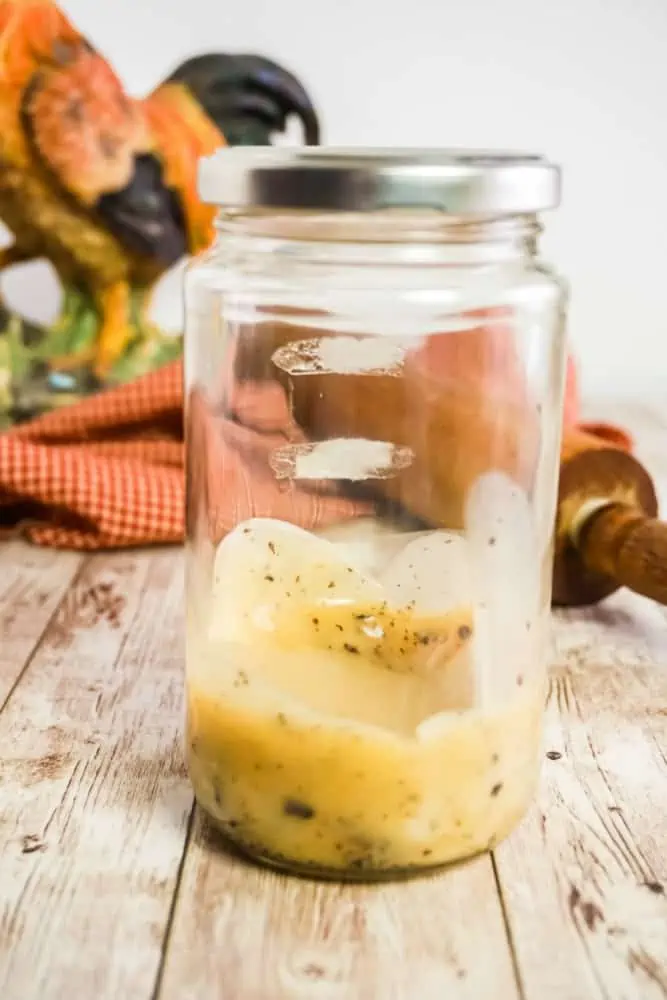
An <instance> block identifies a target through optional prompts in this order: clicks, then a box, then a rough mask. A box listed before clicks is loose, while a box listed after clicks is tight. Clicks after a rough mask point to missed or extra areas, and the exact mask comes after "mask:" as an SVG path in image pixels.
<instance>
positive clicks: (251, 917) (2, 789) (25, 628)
mask: <svg viewBox="0 0 667 1000" xmlns="http://www.w3.org/2000/svg"><path fill="white" fill-rule="evenodd" d="M591 416H595V417H598V418H599V419H612V420H616V421H619V422H621V423H627V424H628V425H629V427H630V429H631V430H632V431H633V432H634V433H635V434H636V436H637V441H638V445H639V449H638V451H639V456H640V459H641V460H642V461H644V462H645V463H646V465H647V467H648V468H649V470H650V471H651V473H652V474H653V475H654V476H655V477H656V487H657V490H658V495H659V497H660V498H661V501H662V503H663V505H664V504H667V453H666V452H665V441H666V440H667V438H666V436H665V435H666V434H667V407H666V408H665V409H664V413H663V412H662V411H660V413H658V414H656V413H655V412H654V411H653V410H652V409H651V408H649V407H648V406H647V405H646V404H645V403H643V402H639V401H636V400H634V401H632V400H630V401H627V402H626V404H624V406H623V407H610V409H609V411H608V412H605V411H604V407H602V406H600V405H597V406H596V408H595V411H594V412H592V413H591ZM182 608H183V592H182V579H181V554H180V553H179V552H176V551H174V550H170V551H166V552H159V551H158V552H141V553H124V554H117V555H96V556H85V557H81V556H78V555H74V554H69V553H54V552H48V551H43V550H39V549H34V548H29V547H27V546H25V545H23V544H22V543H19V542H16V543H15V542H12V543H5V544H4V545H3V546H0V629H1V631H0V639H1V641H0V746H1V747H2V752H1V756H0V997H1V998H2V1000H33V998H37V997H39V998H40V1000H79V997H81V998H82V1000H88V998H91V1000H92V998H95V1000H98V998H99V1000H111V998H114V1000H121V998H122V1000H127V998H132V1000H209V998H210V1000H376V998H378V1000H379V998H381V1000H413V998H415V1000H442V998H444V997H446V998H448V1000H487V998H488V1000H603V998H604V1000H659V998H665V997H667V894H666V891H667V821H666V820H665V815H666V809H665V803H667V612H666V611H665V609H662V608H659V607H658V606H656V605H653V604H652V603H651V602H649V601H647V600H645V599H643V598H640V597H638V596H637V595H633V594H630V593H628V592H626V591H621V592H619V593H617V594H615V595H614V596H613V597H612V598H610V599H609V600H607V601H605V602H604V603H603V604H601V605H599V606H597V607H595V608H590V609H586V610H579V609H578V610H576V611H575V610H572V611H568V612H562V613H559V614H558V615H556V616H555V626H556V627H555V635H554V647H553V650H554V651H553V669H552V683H551V695H550V699H549V704H548V710H547V720H546V733H545V751H546V754H547V755H546V756H545V760H544V768H543V780H542V784H541V789H540V793H539V796H538V799H537V801H536V803H535V806H534V808H533V809H532V810H531V811H530V814H529V816H528V817H527V818H526V820H525V821H524V823H523V824H522V825H521V826H520V828H519V829H518V830H517V831H516V832H515V834H514V835H513V836H512V837H510V838H509V839H508V840H507V841H506V842H505V843H504V844H502V845H501V846H500V847H499V848H498V849H497V850H496V852H495V856H494V857H493V858H490V857H482V858H479V859H477V860H476V861H474V862H471V863H469V864H467V865H463V866H459V867H456V868H452V869H450V870H448V871H446V872H443V873H441V874H439V875H436V876H431V877H427V878H423V879H419V880H415V881H412V882H407V883H402V884H401V883H399V884H393V885H392V884H390V885H383V886H377V887H372V886H338V885H335V884H325V883H317V882H311V881H306V880H299V879H296V878H288V877H283V876H280V875H277V874H274V873H271V872H269V871H266V870H264V869H260V868H258V867H254V866H251V865H250V864H247V863H245V862H244V861H242V860H240V859H238V858H236V857H234V856H232V855H230V854H227V853H225V852H224V851H223V850H222V849H221V847H220V844H219V842H218V841H217V840H216V839H215V838H214V836H213V835H212V834H211V833H210V831H209V830H208V827H207V825H206V823H205V822H204V820H203V819H202V818H201V816H199V815H196V816H195V819H194V823H193V824H192V826H190V823H189V819H190V817H191V815H192V812H191V803H192V797H191V792H190V788H189V783H188V781H187V778H186V776H185V773H184V770H183V764H182V757H181V731H182V652H181V635H182ZM3 705H4V708H2V706H3ZM190 829H191V831H192V832H191V836H189V834H188V831H189V830H190ZM499 889H500V893H499ZM510 934H511V938H510V937H509V935H510Z"/></svg>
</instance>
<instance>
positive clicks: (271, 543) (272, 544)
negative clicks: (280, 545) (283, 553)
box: [269, 542, 276, 556]
mask: <svg viewBox="0 0 667 1000" xmlns="http://www.w3.org/2000/svg"><path fill="white" fill-rule="evenodd" d="M269 549H270V550H271V552H272V553H273V554H274V556H275V554H276V547H275V545H274V543H273V542H269Z"/></svg>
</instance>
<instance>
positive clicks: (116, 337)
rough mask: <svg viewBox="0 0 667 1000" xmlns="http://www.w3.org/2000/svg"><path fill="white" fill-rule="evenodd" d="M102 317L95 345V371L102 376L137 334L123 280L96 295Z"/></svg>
mask: <svg viewBox="0 0 667 1000" xmlns="http://www.w3.org/2000/svg"><path fill="white" fill-rule="evenodd" d="M95 298H96V302H97V307H98V309H99V311H100V313H101V316H102V327H101V329H100V332H99V334H98V338H97V344H96V345H95V356H94V366H93V367H94V371H95V374H96V375H97V376H98V378H104V376H105V375H108V373H109V371H110V369H111V368H113V366H114V364H115V363H116V361H118V360H119V358H121V357H122V355H123V353H124V352H125V349H126V348H127V346H128V344H129V343H130V341H131V340H133V339H134V338H135V336H136V330H135V328H134V326H133V323H132V312H131V296H130V286H129V285H128V284H127V282H125V281H119V282H117V284H115V285H111V286H110V287H108V288H104V289H102V290H101V291H100V292H99V293H97V295H96V296H95Z"/></svg>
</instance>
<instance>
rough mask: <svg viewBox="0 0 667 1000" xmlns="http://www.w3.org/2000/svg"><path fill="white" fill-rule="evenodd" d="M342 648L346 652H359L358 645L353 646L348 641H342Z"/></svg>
mask: <svg viewBox="0 0 667 1000" xmlns="http://www.w3.org/2000/svg"><path fill="white" fill-rule="evenodd" d="M343 649H344V650H345V652H346V653H356V654H358V653H359V647H358V646H353V645H352V643H350V642H345V643H343Z"/></svg>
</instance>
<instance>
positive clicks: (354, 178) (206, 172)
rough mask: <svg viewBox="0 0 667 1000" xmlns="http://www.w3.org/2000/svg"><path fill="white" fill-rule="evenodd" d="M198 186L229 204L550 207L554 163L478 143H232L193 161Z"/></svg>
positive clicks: (457, 210) (556, 173) (470, 209)
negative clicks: (396, 145)
mask: <svg viewBox="0 0 667 1000" xmlns="http://www.w3.org/2000/svg"><path fill="white" fill-rule="evenodd" d="M199 194H200V197H201V198H202V200H203V201H204V202H207V203H209V204H216V205H220V206H224V207H228V208H232V207H235V208H243V207H247V208H249V207H256V208H283V209H284V208H294V209H311V210H312V209H323V210H328V211H357V212H370V211H376V210H379V209H386V208H415V209H429V208H430V209H434V210H436V211H440V212H445V213H447V214H449V215H457V216H462V215H478V216H489V215H491V216H494V215H511V214H515V213H522V212H539V211H543V210H545V209H549V208H555V207H556V206H557V205H558V203H559V201H560V169H559V167H557V166H556V165H555V164H554V163H551V162H550V161H549V160H546V159H544V158H543V157H541V156H538V155H535V154H531V153H512V152H500V151H495V150H483V149H363V148H354V147H352V148H349V149H339V148H333V147H328V148H327V147H322V146H309V147H298V148H286V147H280V146H258V147H253V146H236V147H234V148H225V149H220V150H218V151H217V152H216V153H214V154H213V155H212V156H209V157H206V158H204V159H203V160H201V161H200V165H199Z"/></svg>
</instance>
